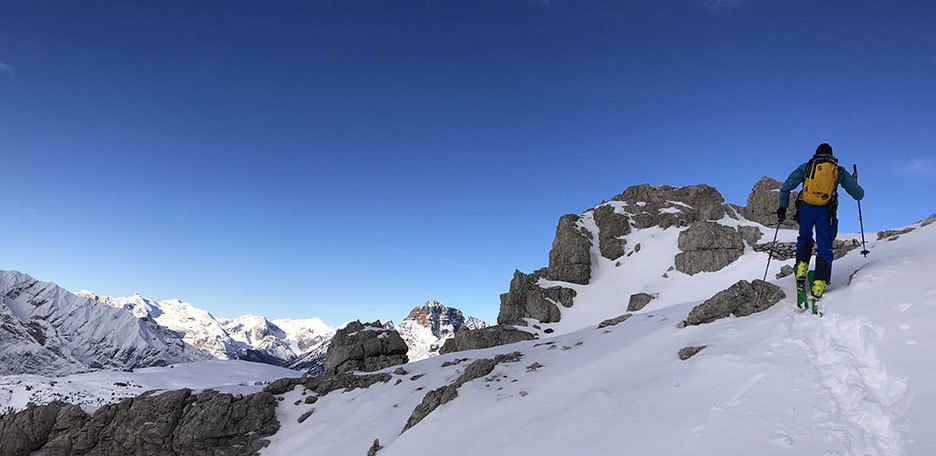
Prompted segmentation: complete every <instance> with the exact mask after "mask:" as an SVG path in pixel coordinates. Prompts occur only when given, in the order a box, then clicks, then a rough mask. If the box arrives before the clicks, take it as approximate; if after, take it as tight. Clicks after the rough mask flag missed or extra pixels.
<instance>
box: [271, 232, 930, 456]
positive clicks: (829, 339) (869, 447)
mask: <svg viewBox="0 0 936 456" xmlns="http://www.w3.org/2000/svg"><path fill="white" fill-rule="evenodd" d="M643 231H645V232H642V233H638V234H637V235H638V236H644V237H645V238H644V240H643V248H642V249H641V251H640V252H639V254H635V256H636V255H641V256H644V255H645V256H644V260H643V261H642V263H643V264H644V265H645V267H644V268H633V269H631V270H629V271H628V273H624V272H620V273H619V272H618V271H616V270H615V269H610V270H609V269H607V268H604V267H599V268H598V269H597V271H598V276H595V275H594V274H595V273H594V272H593V280H592V283H591V284H590V285H589V286H583V287H582V288H581V289H580V290H579V295H578V296H577V297H576V301H575V306H573V307H572V308H569V309H563V319H562V321H561V322H559V323H556V324H554V325H553V327H554V328H556V330H557V331H558V333H559V335H556V336H554V337H550V338H542V339H540V340H537V341H529V342H522V343H518V344H513V345H510V346H501V347H495V348H490V349H486V350H477V351H470V352H459V353H452V354H448V355H442V356H438V357H434V358H430V359H426V360H423V361H419V362H415V363H410V364H408V365H406V366H405V369H406V370H407V371H409V372H408V373H407V375H405V376H397V375H394V377H395V378H399V379H400V380H402V382H400V383H399V384H397V382H396V381H395V380H394V381H391V382H388V383H378V384H375V385H374V386H372V387H370V388H369V389H367V390H354V391H351V392H342V391H334V392H332V393H329V394H328V395H326V396H324V397H322V398H319V400H318V401H317V402H316V403H315V404H313V405H306V404H304V403H300V404H299V405H295V406H294V405H292V404H293V403H294V402H295V401H296V400H298V399H299V398H300V397H301V391H299V388H297V389H296V390H294V391H292V392H288V393H286V394H285V396H286V398H285V400H284V401H283V402H281V404H282V406H281V407H279V410H278V414H279V418H280V422H281V423H282V426H283V427H282V428H281V430H280V431H279V432H278V433H277V434H276V435H275V436H273V439H272V443H271V445H270V446H269V447H268V448H266V449H265V450H264V451H263V452H262V454H264V455H291V454H300V453H301V454H308V455H360V454H364V453H365V452H366V451H367V449H368V448H369V447H370V445H371V443H372V442H373V440H374V439H375V438H378V439H379V440H380V442H381V444H382V445H384V446H385V448H384V449H383V450H381V451H380V453H379V454H380V456H414V455H430V454H435V453H436V452H437V451H438V448H445V449H446V454H450V455H474V454H537V455H566V454H661V455H685V454H701V455H716V454H717V455H750V454H759V455H794V454H796V455H800V454H832V455H853V454H860V455H865V454H868V455H918V454H934V453H936V435H934V434H932V433H931V432H930V431H931V428H932V423H934V422H936V378H934V377H936V357H933V356H931V355H930V354H929V352H930V351H932V349H933V347H934V345H936V335H933V333H932V331H930V328H932V327H933V325H934V324H936V283H934V282H933V280H932V277H931V276H932V274H933V271H936V226H929V227H925V228H921V229H917V230H916V231H914V232H911V233H909V234H904V235H902V236H901V237H900V238H899V239H898V240H896V241H893V242H888V241H875V242H871V243H869V249H870V250H871V255H870V256H869V257H867V258H864V257H862V256H861V255H860V254H859V253H858V251H857V250H855V251H852V252H851V253H849V254H848V255H846V256H845V257H844V258H842V259H840V260H838V261H836V263H835V264H834V268H833V269H834V271H833V279H832V280H833V285H832V288H830V289H829V290H828V291H827V295H826V297H825V298H824V301H825V305H826V315H825V317H822V318H819V317H815V316H812V315H808V314H795V313H794V312H792V308H793V307H794V296H793V293H792V289H793V282H792V278H791V277H787V278H785V279H782V280H774V282H775V283H777V284H779V285H780V286H781V287H782V288H783V289H784V290H787V291H788V293H787V294H788V297H787V298H786V299H784V300H783V301H781V302H780V303H779V304H777V305H775V306H774V307H772V308H770V309H768V310H767V311H764V312H762V313H758V314H754V315H751V316H748V317H744V318H730V319H724V320H719V321H716V322H714V323H711V324H706V325H700V326H690V327H687V328H682V329H680V328H679V327H678V323H679V322H680V321H682V320H683V319H685V318H686V316H687V315H688V313H689V311H690V310H691V309H692V307H693V306H695V305H697V304H699V303H700V302H701V301H702V300H704V299H707V298H708V297H710V296H712V295H713V294H714V293H715V292H717V291H719V290H721V289H723V288H726V287H727V286H729V285H731V284H732V283H734V282H735V281H737V280H739V279H742V278H744V279H749V280H750V279H753V278H760V277H761V276H762V274H763V270H764V269H763V268H764V265H765V263H766V261H767V254H765V253H757V252H753V251H752V250H750V249H748V250H747V251H746V252H745V254H744V256H742V258H741V259H739V260H738V261H736V262H735V263H734V264H732V265H730V266H728V267H727V268H725V269H723V270H722V271H719V272H716V273H703V274H697V275H695V276H693V277H691V278H690V277H688V276H683V275H682V274H679V273H676V274H673V273H672V271H671V272H670V274H669V276H670V277H671V278H670V279H662V277H661V275H662V273H663V272H664V271H665V270H666V269H667V268H668V263H669V262H670V261H671V260H672V257H673V255H671V253H672V254H675V251H667V250H665V249H667V248H674V247H672V246H674V245H675V242H672V241H673V240H672V239H669V240H667V239H666V238H667V237H670V236H673V234H674V233H676V232H677V231H676V230H674V229H673V230H670V231H671V232H670V233H666V232H663V231H664V230H659V231H654V230H643ZM792 235H793V233H792V232H781V239H783V238H784V237H786V238H790V237H792ZM871 237H873V236H871ZM657 243H659V244H657ZM629 245H633V244H631V243H629ZM657 247H658V248H657ZM596 257H597V258H600V256H596V255H593V258H596ZM598 261H601V260H598ZM780 266H781V264H779V262H774V263H773V265H772V267H771V271H770V276H769V278H771V279H772V278H773V274H775V273H776V272H777V271H778V270H779V268H780ZM593 271H594V269H593ZM617 274H620V276H618V275H617ZM628 274H630V275H629V277H631V278H633V277H634V276H638V274H645V275H640V276H638V277H641V278H642V279H645V280H646V281H645V282H642V283H640V282H639V281H638V283H632V284H630V285H628V284H618V283H616V282H617V281H622V279H623V277H626V276H628ZM850 276H851V277H850ZM589 287H592V288H589ZM636 291H652V292H655V293H660V297H659V299H657V300H654V301H652V302H651V304H650V305H648V307H647V308H645V309H644V310H643V311H641V312H639V313H636V314H635V315H634V316H633V317H632V318H630V319H629V320H627V321H625V322H623V323H620V324H618V325H616V326H611V327H608V328H605V329H596V328H595V324H596V323H597V322H598V320H599V319H600V318H603V317H606V316H612V315H617V314H621V313H623V310H622V309H621V307H620V306H626V302H623V303H622V302H621V301H626V297H627V296H628V294H629V293H632V292H636ZM615 296H616V297H617V299H615V300H613V301H612V300H611V298H612V297H615ZM622 297H623V298H622ZM593 303H594V304H595V305H594V306H590V305H591V304H593ZM615 306H617V307H615ZM586 313H587V315H586ZM691 345H707V348H705V349H704V350H702V351H701V352H699V353H698V354H696V355H695V356H694V357H692V358H690V359H688V360H686V361H680V360H679V358H678V357H677V351H678V350H679V349H680V348H683V347H686V346H691ZM514 350H519V351H521V352H522V353H523V358H522V360H521V361H520V362H517V363H509V364H499V365H497V367H496V368H495V369H494V371H493V372H492V373H491V374H490V375H488V376H487V377H485V378H482V379H477V380H474V381H471V382H468V383H466V384H464V385H463V386H462V387H461V388H459V389H458V397H457V398H455V399H454V400H452V402H449V403H448V404H444V405H442V406H440V407H439V408H438V409H437V410H435V411H434V412H433V413H432V414H430V415H429V416H428V417H426V418H425V419H424V420H423V421H422V422H420V423H419V424H418V425H416V426H415V427H414V428H413V429H411V430H409V431H407V432H406V433H403V434H402V435H401V434H400V431H401V429H402V428H403V425H404V424H405V423H406V420H407V418H408V417H409V415H410V413H411V412H412V411H413V409H414V408H415V407H416V405H418V404H419V403H420V401H421V400H422V399H423V396H424V395H425V394H426V392H427V391H429V390H431V389H434V388H437V387H439V386H442V385H444V384H447V383H450V382H452V381H453V380H454V379H455V378H456V377H457V376H458V375H459V374H460V373H461V371H462V369H463V368H464V366H465V365H466V364H467V362H466V363H461V364H458V365H454V366H447V367H442V364H443V363H445V362H451V361H453V360H456V359H459V358H470V359H477V358H482V357H488V358H490V357H493V356H494V355H495V354H499V353H506V352H510V351H514ZM534 362H537V363H539V364H541V365H542V367H541V368H539V369H530V368H528V366H531V365H532V364H533V363H534ZM393 370H394V369H388V370H387V372H392V371H393ZM420 374H424V375H423V376H422V377H416V376H418V375H420ZM413 378H415V380H413ZM309 409H315V412H314V413H313V414H312V416H311V417H310V418H309V419H307V420H306V421H304V422H303V423H298V422H297V418H298V417H299V416H300V415H301V414H303V413H305V412H307V411H308V410H309Z"/></svg>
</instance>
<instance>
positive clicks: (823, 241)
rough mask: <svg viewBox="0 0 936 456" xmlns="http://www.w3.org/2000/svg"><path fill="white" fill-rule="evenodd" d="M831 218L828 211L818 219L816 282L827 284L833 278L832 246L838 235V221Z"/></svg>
mask: <svg viewBox="0 0 936 456" xmlns="http://www.w3.org/2000/svg"><path fill="white" fill-rule="evenodd" d="M829 217H830V216H829V212H828V211H826V212H825V214H821V215H820V216H819V217H818V218H817V219H816V244H817V245H816V248H817V252H816V280H822V281H824V282H825V283H829V280H830V279H831V278H832V261H833V260H834V256H833V254H832V244H833V242H835V235H836V234H837V233H838V220H837V219H831V220H830V218H829ZM830 222H831V223H830Z"/></svg>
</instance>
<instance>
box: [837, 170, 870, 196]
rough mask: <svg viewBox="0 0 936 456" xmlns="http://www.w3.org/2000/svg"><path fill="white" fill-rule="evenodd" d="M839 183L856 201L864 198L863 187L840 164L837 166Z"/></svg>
mask: <svg viewBox="0 0 936 456" xmlns="http://www.w3.org/2000/svg"><path fill="white" fill-rule="evenodd" d="M839 184H842V188H844V189H845V191H846V192H848V194H849V195H851V197H852V198H855V200H856V201H861V199H862V198H864V189H863V188H861V186H860V185H858V180H857V179H855V176H852V175H851V174H849V173H848V170H846V169H845V168H843V167H841V166H839Z"/></svg>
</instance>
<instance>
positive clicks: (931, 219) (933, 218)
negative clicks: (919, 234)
mask: <svg viewBox="0 0 936 456" xmlns="http://www.w3.org/2000/svg"><path fill="white" fill-rule="evenodd" d="M919 223H920V226H921V227H924V226H930V225H932V224H933V223H936V214H930V216H929V217H927V218H925V219H923V220H920V222H919Z"/></svg>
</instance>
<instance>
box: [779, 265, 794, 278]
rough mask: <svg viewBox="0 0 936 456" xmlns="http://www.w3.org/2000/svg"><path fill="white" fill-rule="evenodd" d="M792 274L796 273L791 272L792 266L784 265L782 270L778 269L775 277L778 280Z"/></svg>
mask: <svg viewBox="0 0 936 456" xmlns="http://www.w3.org/2000/svg"><path fill="white" fill-rule="evenodd" d="M794 272H796V271H794V270H793V266H790V265H788V264H785V265H783V267H782V268H780V272H779V273H777V275H776V277H777V278H778V279H782V278H784V277H787V276H791V275H793V273H794Z"/></svg>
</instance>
